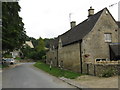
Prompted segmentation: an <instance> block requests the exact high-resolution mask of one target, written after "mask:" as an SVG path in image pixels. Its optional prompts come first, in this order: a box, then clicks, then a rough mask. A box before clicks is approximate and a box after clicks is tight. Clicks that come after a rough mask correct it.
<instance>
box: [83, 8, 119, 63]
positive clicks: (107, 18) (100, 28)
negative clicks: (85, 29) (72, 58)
mask: <svg viewBox="0 0 120 90" xmlns="http://www.w3.org/2000/svg"><path fill="white" fill-rule="evenodd" d="M106 12H107V11H106V10H104V12H103V14H102V15H101V16H100V18H99V20H98V21H97V23H96V25H95V26H94V28H93V29H92V31H90V32H89V33H88V34H87V35H86V36H85V37H84V38H83V42H82V58H83V61H88V62H90V61H91V62H92V63H94V62H95V59H96V58H102V59H106V58H107V59H110V49H109V44H110V43H118V26H117V24H116V22H115V21H114V19H113V18H112V17H111V15H110V14H109V13H107V14H106ZM105 33H111V35H112V42H110V43H108V42H105V37H104V34H105Z"/></svg>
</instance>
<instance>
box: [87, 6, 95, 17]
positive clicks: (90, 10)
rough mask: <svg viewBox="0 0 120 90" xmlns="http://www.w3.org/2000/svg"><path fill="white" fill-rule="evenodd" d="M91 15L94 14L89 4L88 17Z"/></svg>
mask: <svg viewBox="0 0 120 90" xmlns="http://www.w3.org/2000/svg"><path fill="white" fill-rule="evenodd" d="M92 15H94V9H93V8H92V6H91V7H90V9H89V10H88V17H90V16H92Z"/></svg>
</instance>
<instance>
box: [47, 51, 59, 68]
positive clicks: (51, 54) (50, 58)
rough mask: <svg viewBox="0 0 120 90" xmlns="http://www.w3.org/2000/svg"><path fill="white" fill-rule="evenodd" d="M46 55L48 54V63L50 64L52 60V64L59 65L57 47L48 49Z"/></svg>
mask: <svg viewBox="0 0 120 90" xmlns="http://www.w3.org/2000/svg"><path fill="white" fill-rule="evenodd" d="M46 56H47V58H46V63H47V64H50V62H51V61H52V66H57V63H58V61H57V49H55V50H51V51H48V52H47V53H46Z"/></svg>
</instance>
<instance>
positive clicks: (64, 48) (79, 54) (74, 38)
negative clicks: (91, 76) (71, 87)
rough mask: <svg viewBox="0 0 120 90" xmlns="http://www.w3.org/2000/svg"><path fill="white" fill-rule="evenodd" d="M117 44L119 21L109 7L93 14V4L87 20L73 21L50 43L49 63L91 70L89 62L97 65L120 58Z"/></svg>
mask: <svg viewBox="0 0 120 90" xmlns="http://www.w3.org/2000/svg"><path fill="white" fill-rule="evenodd" d="M118 46H119V44H118V22H116V21H115V19H114V18H113V16H112V15H111V13H110V12H109V10H108V9H107V8H104V9H102V10H101V11H99V12H98V13H96V14H94V9H93V8H92V7H90V9H89V10H88V18H87V19H86V20H84V21H83V22H81V23H79V24H78V25H76V22H75V21H72V22H71V29H70V30H68V31H67V32H65V33H63V34H62V35H59V36H58V37H57V38H55V39H54V40H53V41H52V42H51V44H50V49H49V51H48V52H47V63H51V62H52V64H53V65H54V66H57V67H59V66H60V67H63V68H64V69H68V70H72V71H75V72H80V73H88V72H89V70H88V69H87V68H89V66H88V65H89V64H92V65H93V66H91V67H94V65H95V64H96V62H99V61H111V60H118V59H120V56H119V54H118V50H117V49H118ZM116 50H117V51H116ZM93 69H95V68H93ZM92 72H93V73H94V72H95V71H94V70H93V71H92Z"/></svg>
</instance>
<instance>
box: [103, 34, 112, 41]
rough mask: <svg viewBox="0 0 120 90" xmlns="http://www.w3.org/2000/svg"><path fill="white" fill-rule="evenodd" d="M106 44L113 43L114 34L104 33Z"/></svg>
mask: <svg viewBox="0 0 120 90" xmlns="http://www.w3.org/2000/svg"><path fill="white" fill-rule="evenodd" d="M104 39H105V42H112V34H111V33H104Z"/></svg>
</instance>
